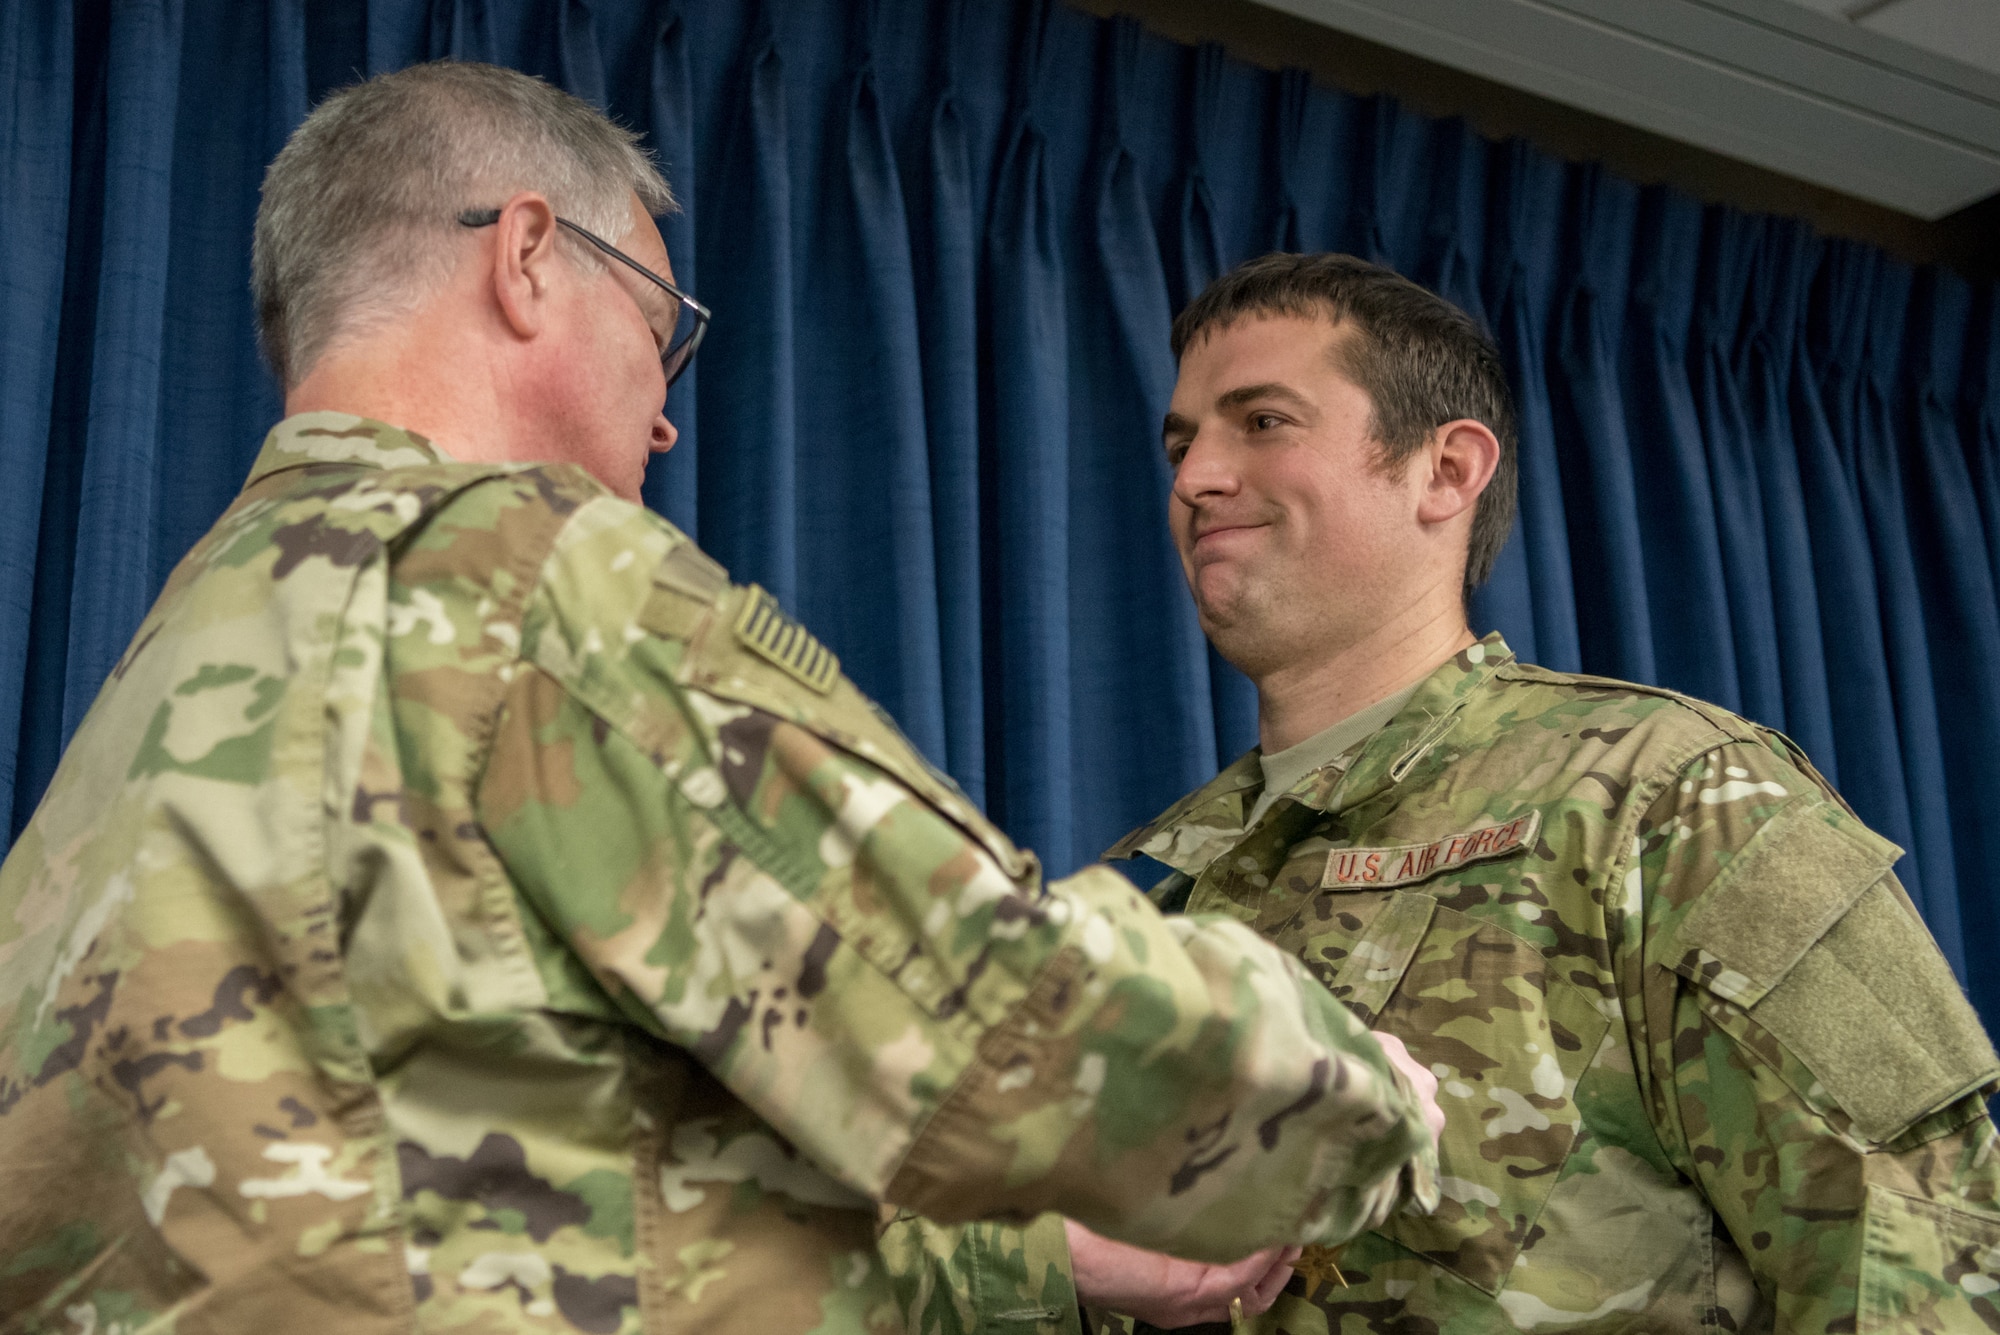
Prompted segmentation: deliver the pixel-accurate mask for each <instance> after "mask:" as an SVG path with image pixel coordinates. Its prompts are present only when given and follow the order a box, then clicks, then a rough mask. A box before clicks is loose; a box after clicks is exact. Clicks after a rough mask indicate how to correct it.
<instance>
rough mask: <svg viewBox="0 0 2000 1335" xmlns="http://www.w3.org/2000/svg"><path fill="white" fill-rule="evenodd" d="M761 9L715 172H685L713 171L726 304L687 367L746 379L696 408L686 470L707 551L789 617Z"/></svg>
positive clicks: (773, 33)
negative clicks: (699, 436) (724, 370)
mask: <svg viewBox="0 0 2000 1335" xmlns="http://www.w3.org/2000/svg"><path fill="white" fill-rule="evenodd" d="M772 3H773V0H755V8H754V11H753V13H754V15H755V17H754V18H753V20H752V23H751V29H750V33H749V40H748V42H747V43H746V44H745V48H744V51H743V54H742V55H741V57H740V58H739V62H738V68H737V69H736V71H735V72H734V76H733V78H731V80H730V81H729V86H728V87H727V89H726V91H725V93H724V96H725V98H726V99H727V100H728V101H730V102H733V103H734V106H733V107H731V109H730V110H729V111H728V112H727V113H725V114H726V115H727V116H728V117H729V121H728V124H727V126H726V128H723V130H722V137H721V153H720V156H719V161H718V162H717V163H716V165H715V166H714V168H712V169H711V167H710V164H709V163H708V162H701V161H698V162H697V165H696V171H697V172H698V173H701V172H707V171H710V170H713V171H714V176H715V179H716V189H715V193H714V195H713V200H714V203H713V211H714V213H715V214H716V215H717V216H720V217H725V218H728V219H730V221H731V225H730V226H727V227H707V228H703V229H702V231H701V232H700V234H699V235H698V237H697V239H696V243H697V257H698V259H699V262H700V264H701V267H702V269H703V270H704V271H706V272H707V273H710V274H715V273H726V274H729V275H730V279H731V292H732V299H731V300H730V301H729V302H728V303H727V304H726V305H724V306H721V307H713V303H711V306H712V308H713V309H714V310H715V317H714V319H713V320H712V321H711V322H710V324H709V330H708V337H707V339H706V340H705V341H704V343H703V346H702V358H701V359H697V360H702V359H706V360H707V361H708V363H709V364H711V365H712V364H714V363H716V362H720V363H721V364H723V365H725V366H754V367H756V368H757V371H758V374H757V375H755V376H731V377H725V378H711V380H710V383H709V384H708V386H707V388H708V393H707V394H706V395H704V396H703V399H702V405H701V406H702V411H703V416H704V419H705V420H707V421H708V422H709V423H710V424H711V429H710V430H708V431H706V432H704V433H703V436H704V438H705V439H706V440H707V442H708V445H709V448H708V449H706V450H704V451H703V452H702V453H701V455H700V456H699V459H698V465H699V467H700V470H701V481H700V493H699V499H698V501H697V504H698V505H699V506H700V508H701V510H702V512H703V514H704V524H703V530H702V537H703V541H704V544H705V545H706V546H707V549H708V550H709V551H710V552H711V553H712V554H713V555H714V556H715V557H716V558H717V559H718V560H720V561H721V562H722V563H723V564H725V565H727V566H728V567H729V568H730V569H731V570H732V571H734V572H735V573H736V577H737V578H738V579H741V580H744V581H746V582H747V581H755V582H756V583H759V584H762V585H763V586H764V587H765V588H767V589H769V590H770V591H771V592H772V593H773V594H774V595H776V596H777V598H778V599H779V601H781V602H783V603H785V604H786V605H787V606H797V603H798V594H799V583H798V515H799V460H798V442H797V439H796V436H795V427H796V424H797V420H798V418H797V413H798V404H797V375H798V367H797V362H796V357H797V355H798V354H799V353H800V352H801V351H804V350H805V349H803V348H801V347H800V345H799V341H798V339H797V337H796V326H795V324H794V320H793V313H794V309H795V301H796V299H797V286H796V284H795V281H794V276H793V266H792V247H793V235H794V225H795V220H794V218H793V216H792V178H791V166H792V162H791V127H790V124H789V114H788V107H787V95H786V79H785V58H784V56H783V55H782V54H781V53H780V51H779V47H778V33H777V24H776V22H775V19H774V16H773V13H772ZM697 295H698V294H697ZM824 332H825V333H826V334H827V335H831V334H832V332H833V331H831V330H829V331H824Z"/></svg>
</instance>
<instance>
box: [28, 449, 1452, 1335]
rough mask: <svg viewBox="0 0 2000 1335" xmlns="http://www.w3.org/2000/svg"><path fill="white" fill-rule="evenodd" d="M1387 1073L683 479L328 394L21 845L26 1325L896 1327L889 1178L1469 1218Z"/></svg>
mask: <svg viewBox="0 0 2000 1335" xmlns="http://www.w3.org/2000/svg"><path fill="white" fill-rule="evenodd" d="M1392 1080H1393V1077H1392V1073H1391V1072H1390V1070H1389V1068H1388V1066H1387V1064H1386V1062H1385V1060H1384V1058H1383V1057H1382V1054H1381V1051H1380V1049H1379V1048H1377V1047H1376V1046H1375V1044H1374V1043H1373V1042H1372V1041H1370V1040H1368V1039H1367V1038H1366V1037H1365V1036H1363V1031H1362V1029H1361V1026H1360V1025H1359V1024H1357V1023H1356V1022H1355V1020H1354V1019H1353V1017H1352V1016H1351V1015H1349V1014H1348V1013H1347V1011H1346V1010H1345V1009H1344V1008H1342V1007H1341V1006H1340V1005H1339V1003H1337V1002H1335V1001H1334V1000H1333V999H1332V998H1331V997H1330V996H1328V995H1327V994H1326V992H1325V991H1324V989H1322V988H1320V987H1319V986H1318V985H1316V984H1314V983H1312V982H1310V980H1308V979H1307V978H1306V976H1305V974H1304V972H1303V971H1302V970H1301V969H1300V968H1299V967H1298V965H1297V963H1296V961H1294V960H1292V959H1291V958H1290V957H1288V956H1285V955H1284V954H1282V953H1281V952H1279V951H1277V950H1275V949H1273V948H1271V947H1270V946H1269V945H1268V944H1266V943H1264V942H1263V941H1261V940H1259V939H1258V938H1257V937H1256V936H1255V935H1254V934H1252V933H1251V932H1249V931H1247V930H1246V929H1244V928H1243V927H1242V926H1241V925H1240V924H1238V923H1236V922H1234V921H1229V920H1226V919H1216V920H1210V921H1207V922H1203V921H1200V920H1196V919H1188V920H1184V921H1170V920H1166V919H1163V918H1161V917H1160V915H1159V914H1158V913H1157V912H1156V911H1155V910H1154V909H1153V908H1152V907H1151V906H1150V905H1148V904H1147V903H1146V902H1145V901H1144V899H1143V898H1142V897H1141V896H1139V895H1138V893H1137V892H1136V891H1134V890H1133V889H1132V888H1131V887H1130V886H1129V885H1128V884H1127V883H1126V882H1125V881H1123V880H1122V879H1121V878H1119V877H1117V876H1115V875H1113V874H1112V873H1109V872H1106V871H1091V872H1087V873H1085V874H1083V875H1080V876H1077V877H1074V878H1071V879H1069V880H1067V881H1064V882H1061V883H1058V884H1055V885H1049V886H1044V885H1042V884H1041V882H1040V878H1039V875H1038V873H1037V870H1036V867H1035V864H1034V861H1033V859H1032V858H1031V857H1029V856H1028V855H1026V854H1024V853H1022V852H1020V851H1018V850H1016V849H1015V848H1014V847H1013V846H1012V845H1010V844H1009V843H1008V842H1007V840H1006V839H1005V838H1004V837H1003V836H1001V835H1000V834H999V833H998V832H997V831H995V830H994V828H993V827H992V826H991V825H989V824H988V823H987V822H986V821H984V820H983V819H981V817H980V816H979V814H978V813H977V812H976V811H974V810H973V809H972V808H971V807H970V806H969V805H968V804H967V803H966V802H965V800H964V799H963V798H962V797H961V796H960V795H959V794H958V793H957V792H956V791H954V790H953V789H951V787H950V786H949V785H948V784H947V783H945V782H944V781H942V780H940V779H939V778H937V777H936V776H935V775H934V774H933V773H932V772H931V771H930V770H929V769H927V768H926V767H925V766H924V765H923V763H922V762H921V761H919V760H918V759H917V758H916V757H915V755H914V754H913V753H912V752H911V751H910V750H909V748H908V747H907V745H906V744H905V743H904V742H903V741H902V739H901V738H900V737H899V736H898V735H897V734H896V732H895V730H894V729H893V728H892V727H890V726H889V725H888V724H887V723H886V722H884V721H883V720H882V718H881V717H880V716H879V715H878V714H877V713H876V712H875V711H874V710H873V708H872V707H871V706H870V705H869V704H868V702H867V701H866V700H864V699H863V698H862V697H861V696H860V695H859V694H858V693H857V692H856V691H855V690H854V689H853V687H852V686H850V685H849V684H848V683H847V682H846V681H845V680H844V679H843V678H842V677H841V676H840V674H839V672H838V668H837V664H835V662H834V661H833V659H832V657H831V655H830V654H828V653H827V652H826V651H825V650H824V649H823V648H822V647H821V646H820V645H819V644H818V643H817V642H816V641H814V640H813V639H812V637H811V636H810V635H807V634H806V633H805V632H804V631H803V630H801V629H800V628H798V627H797V626H796V625H795V624H793V623H792V622H790V621H789V620H788V619H786V618H785V617H784V615H783V614H782V613H781V612H780V611H779V610H778V609H777V608H776V606H775V605H774V604H773V603H772V601H771V600H770V599H769V598H768V597H767V596H766V595H765V594H763V593H762V592H761V591H760V590H757V589H755V588H749V589H744V588H737V587H732V586H731V585H730V584H729V583H728V581H727V580H726V578H725V577H724V576H723V574H722V572H721V571H720V569H719V568H718V567H716V566H715V565H714V564H713V563H712V562H711V561H709V560H708V559H707V558H706V557H704V556H702V555H701V554H700V552H699V551H697V550H696V549H695V548H694V546H693V545H692V544H691V543H689V542H688V541H687V540H686V539H685V538H684V537H682V536H681V535H680V534H679V533H677V532H675V531H674V530H673V529H672V528H671V527H669V526H668V525H667V524H665V523H664V522H662V521H661V520H659V519H658V518H657V517H655V516H653V515H650V514H648V513H647V512H645V511H644V510H641V509H639V508H637V507H635V506H632V505H628V504H626V503H624V502H622V501H619V500H616V499H615V498H613V497H611V496H609V495H607V494H605V493H604V491H603V490H602V489H601V488H600V487H598V486H597V485H596V484H595V483H593V482H591V481H590V480H589V479H588V478H587V477H586V476H585V475H584V474H583V473H581V472H580V471H578V470H576V469H574V468H570V467H565V466H555V467H538V466H515V467H488V466H474V465H465V464H453V463H449V462H442V461H441V458H440V455H439V454H438V452H437V451H435V450H434V449H432V448H431V447H430V446H429V444H428V443H427V442H425V441H424V440H422V439H421V438H419V437H416V436H412V435H409V434H407V433H405V432H401V431H398V430H395V429H393V428H390V427H386V426H383V425H381V424H379V423H372V422H366V421H363V420H361V419H358V418H352V417H346V416H342V415H339V414H330V413H318V414H307V415H302V416H299V417H295V418H292V419H290V420H288V421H286V422H284V423H282V424H280V426H279V427H278V428H277V429H276V430H274V431H273V433H272V434H271V436H270V438H269V439H268V441H267V442H266V444H265V446H264V450H263V453H262V454H261V456H260V457H259V459H258V461H257V464H256V466H255V468H254V470H253V471H252V474H251V477H250V480H249V483H248V484H247V486H246V488H245V490H244V492H243V494H242V496H241V497H240V498H239V499H238V501H237V502H236V504H235V505H234V506H232V507H231V509H230V510H229V512H228V513H227V514H226V515H225V516H224V517H223V518H222V519H221V520H220V521H219V522H218V523H217V525H216V526H215V528H214V529H213V530H212V531H211V532H210V533H209V534H208V536H207V537H206V538H204V539H203V540H202V541H201V543H199V544H198V545H197V546H196V547H195V549H194V550H193V551H192V552H191V553H190V554H189V555H188V557H187V558H186V559H185V560H184V561H183V562H182V563H181V564H180V566H179V567H178V568H177V570H176V571H175V573H174V575H173V576H172V578H171V580H170V581H169V583H168V586H167V589H166V591H165V592H164V593H163V594H162V595H161V598H160V600H159V603H158V604H157V605H156V606H155V607H154V609H153V610H152V612H151V613H150V614H149V615H148V617H147V618H146V621H145V623H144V625H143V626H142V627H141V629H140V631H139V634H138V635H137V637H136V638H135V639H134V641H133V643H132V646H131V648H130V649H129V650H128V651H127V652H126V654H125V656H124V658H123V660H122V661H121V662H120V663H119V664H118V665H117V668H116V670H115V671H114V673H113V674H112V678H111V680H110V681H109V683H107V685H106V687H105V690H104V692H103V693H102V694H101V695H100V697H99V699H98V701H97V703H96V705H95V706H94V707H93V709H92V711H91V713H90V715H89V717H88V718H87V719H86V720H85V722H84V724H83V726H82V728H81V729H80V730H79V732H78V733H77V736H76V738H75V740H74V742H73V743H72V745H71V747H70V749H69V751H68V753H67V755H66V756H65V757H64V760H63V764H62V767H61V769H60V770H59V771H58V773H57V775H56V778H55V780H54V782H53V784H52V785H51V787H50V790H49V792H48V794H47V796H46V797H45V799H44V800H43V803H42V805H41V807H40V809H39V810H38V812H37V813H36V815H35V818H34V820H33V821H32V823H31V824H30V825H29V827H28V828H27V830H26V831H25V832H24V833H23V834H22V836H21V838H20V840H19V841H18V843H17V844H16V846H15V848H14V850H13V852H12V855H11V856H10V857H9V859H8V860H7V863H6V865H5V868H4V870H0V1330H4V1331H7V1332H26V1331H37V1332H39V1331H63V1332H74V1333H75V1335H136V1333H137V1332H139V1331H141V1330H145V1331H168V1330H172V1331H176V1332H179V1335H193V1333H194V1332H230V1333H231V1335H235V1333H238V1332H247V1331H267V1330H279V1329H288V1330H299V1331H312V1332H321V1331H326V1332H341V1333H342V1335H347V1333H350V1332H375V1331H382V1332H388V1331H396V1332H407V1331H411V1330H415V1329H423V1330H468V1331H470V1330H478V1331H483V1332H496V1331H529V1330H547V1331H589V1332H617V1331H635V1330H644V1331H666V1330H673V1331H676V1332H694V1331H721V1330H740V1331H754V1332H758V1335H767V1333H768V1332H777V1331H806V1330H819V1331H852V1330H862V1329H883V1328H894V1327H896V1326H898V1325H900V1322H901V1318H900V1316H899V1313H898V1309H897V1306H896V1299H895V1294H894V1289H893V1287H892V1284H891V1280H890V1278H889V1273H888V1270H887V1268H886V1267H885V1265H884V1264H883V1262H882V1261H881V1260H880V1259H879V1256H878V1253H877V1251H876V1248H875V1245H874V1244H875V1234H876V1221H877V1218H878V1214H877V1206H876V1204H875V1202H878V1201H889V1202H894V1203H896V1204H898V1205H901V1206H905V1207H909V1208H913V1209H917V1210H921V1211H924V1212H926V1213H927V1214H929V1215H932V1216H934V1217H936V1218H938V1219H942V1220H946V1221H951V1220H963V1219H968V1218H973V1217H982V1216H983V1217H999V1218H1014V1219H1025V1218H1027V1217H1029V1216H1032V1215H1034V1214H1036V1213H1037V1212H1040V1211H1044V1210H1062V1211H1065V1212H1068V1213H1070V1214H1073V1215H1076V1216H1079V1217H1081V1218H1084V1219H1086V1220H1089V1221H1090V1222H1092V1223H1093V1224H1095V1225H1097V1226H1098V1227H1100V1228H1103V1229H1105V1230H1106V1231H1109V1232H1113V1233H1118V1234H1122V1235H1124V1236H1126V1237H1129V1238H1131V1239H1133V1240H1135V1241H1139V1242H1142V1243H1145V1244H1148V1245H1153V1246H1162V1247H1173V1248H1176V1249H1179V1250H1184V1251H1188V1252H1191V1253H1194V1254H1198V1255H1201V1254H1206V1255H1211V1256H1218V1257H1219V1256H1224V1255H1235V1254H1239V1253H1240V1252H1242V1251H1245V1250H1248V1249H1250V1248H1253V1247H1256V1246H1260V1245H1263V1244H1265V1243H1268V1242H1271V1241H1273V1240H1277V1239H1287V1240H1289V1239H1309V1238H1314V1237H1319V1238H1325V1239H1328V1240H1332V1239H1335V1238H1338V1237H1340V1236H1343V1235H1345V1234H1348V1233H1351V1232H1352V1231H1354V1230H1356V1229H1358V1228H1360V1227H1362V1226H1364V1225H1366V1224H1368V1223H1371V1222H1376V1221H1379V1220H1381V1219H1383V1218H1386V1217H1387V1215H1388V1213H1389V1212H1390V1210H1391V1209H1393V1208H1395V1207H1396V1206H1397V1205H1399V1204H1400V1203H1401V1202H1402V1201H1403V1200H1404V1199H1406V1198H1408V1197H1410V1196H1412V1195H1415V1196H1417V1197H1418V1198H1420V1199H1421V1198H1426V1197H1428V1199H1430V1200H1433V1201H1434V1200H1435V1195H1434V1193H1435V1183H1434V1180H1433V1179H1432V1178H1431V1176H1430V1173H1429V1171H1428V1165H1427V1164H1426V1159H1427V1158H1428V1151H1427V1150H1424V1151H1423V1152H1422V1153H1419V1151H1420V1147H1424V1146H1427V1143H1428V1138H1427V1137H1426V1136H1425V1135H1424V1133H1423V1131H1422V1129H1421V1123H1420V1122H1417V1121H1415V1120H1413V1117H1412V1114H1411V1112H1410V1109H1409V1100H1408V1096H1407V1093H1406V1091H1403V1090H1402V1089H1400V1087H1398V1086H1396V1085H1395V1084H1394V1083H1392ZM1413 1154H1417V1155H1418V1157H1417V1158H1416V1159H1415V1160H1413V1159H1412V1156H1413ZM1050 1282H1051V1284H1053V1285H1057V1286H1061V1285H1064V1284H1065V1281H1064V1280H1063V1279H1062V1277H1061V1275H1060V1273H1056V1274H1054V1275H1052V1277H1051V1279H1050ZM1048 1301H1049V1302H1051V1303H1052V1304H1053V1303H1057V1302H1060V1303H1064V1304H1069V1303H1073V1298H1072V1297H1071V1296H1070V1295H1069V1293H1068V1291H1067V1288H1066V1287H1063V1288H1062V1289H1061V1292H1060V1294H1057V1293H1055V1291H1054V1290H1052V1291H1051V1295H1050V1297H1049V1299H1048Z"/></svg>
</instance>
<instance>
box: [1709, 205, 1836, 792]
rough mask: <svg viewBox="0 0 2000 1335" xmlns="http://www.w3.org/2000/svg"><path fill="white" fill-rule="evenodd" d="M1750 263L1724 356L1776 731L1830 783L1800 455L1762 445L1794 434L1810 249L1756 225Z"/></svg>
mask: <svg viewBox="0 0 2000 1335" xmlns="http://www.w3.org/2000/svg"><path fill="white" fill-rule="evenodd" d="M1759 227H1760V229H1761V232H1762V236H1761V239H1760V248H1759V251H1758V255H1759V259H1758V262H1757V263H1756V264H1754V265H1752V266H1751V267H1750V271H1749V273H1748V275H1747V279H1748V284H1747V286H1748V291H1747V300H1746V303H1745V313H1744V318H1743V326H1742V329H1741V330H1740V331H1739V335H1738V338H1737V340H1736V351H1735V355H1734V360H1733V362H1732V366H1733V371H1734V375H1735V378H1736V380H1737V381H1738V383H1739V384H1740V385H1741V386H1742V394H1743V412H1744V435H1743V437H1742V440H1741V442H1740V450H1739V456H1740V457H1741V458H1742V459H1744V460H1747V462H1748V466H1749V467H1750V468H1751V469H1754V470H1755V472H1756V476H1757V478H1758V487H1759V493H1760V495H1761V496H1762V498H1763V515H1764V533H1765V539H1766V542H1767V551H1768V556H1769V561H1770V572H1771V617H1772V628H1773V632H1774V638H1773V641H1772V648H1773V650H1774V652H1775V653H1776V656H1777V670H1778V674H1779V678H1780V683H1781V684H1780V690H1781V692H1782V695H1783V698H1784V729H1785V731H1786V732H1788V733H1789V734H1790V735H1791V736H1792V738H1793V740H1795V741H1796V742H1798V743H1799V745H1801V746H1803V747H1804V748H1805V749H1806V752H1807V754H1809V755H1812V756H1815V757H1819V758H1821V759H1822V760H1823V762H1824V766H1823V767H1824V772H1825V774H1826V776H1827V777H1828V779H1829V780H1831V781H1832V782H1834V783H1836V784H1837V783H1839V781H1840V780H1839V757H1838V755H1837V754H1836V750H1835V747H1834V740H1833V739H1834V728H1833V716H1832V713H1831V708H1830V705H1829V696H1828V689H1827V669H1826V663H1827V651H1826V644H1827V642H1826V639H1825V637H1823V636H1822V634H1821V632H1820V620H1819V589H1818V585H1817V583H1816V581H1815V579H1814V576H1813V559H1812V535H1811V528H1810V524H1809V522H1808V518H1807V515H1806V506H1805V493H1804V487H1803V484H1802V482H1801V480H1800V477H1799V453H1798V451H1797V450H1793V449H1772V448H1770V447H1769V445H1768V443H1767V442H1771V441H1790V440H1793V439H1795V428H1794V425H1793V421H1792V412H1791V400H1790V387H1791V377H1792V367H1793V347H1794V345H1795V344H1796V342H1797V328H1798V316H1799V309H1800V307H1799V301H1798V293H1799V284H1798V273H1799V270H1800V267H1801V264H1802V263H1803V261H1804V258H1805V257H1806V256H1807V255H1808V254H1809V250H1808V248H1807V247H1806V246H1805V245H1804V244H1802V238H1801V237H1800V235H1799V232H1798V230H1797V229H1795V228H1782V229H1781V228H1776V227H1773V226H1771V225H1770V223H1769V221H1768V220H1766V221H1763V222H1760V224H1759Z"/></svg>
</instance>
